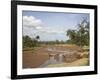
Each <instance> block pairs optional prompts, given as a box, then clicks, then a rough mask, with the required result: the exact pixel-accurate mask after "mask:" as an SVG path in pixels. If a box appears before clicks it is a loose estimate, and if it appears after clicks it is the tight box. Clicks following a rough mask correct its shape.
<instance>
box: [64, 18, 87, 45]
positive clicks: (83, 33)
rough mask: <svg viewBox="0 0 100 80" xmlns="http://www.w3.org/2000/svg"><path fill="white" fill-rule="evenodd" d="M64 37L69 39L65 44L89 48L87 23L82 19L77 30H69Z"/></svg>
mask: <svg viewBox="0 0 100 80" xmlns="http://www.w3.org/2000/svg"><path fill="white" fill-rule="evenodd" d="M66 35H67V36H68V37H69V40H67V43H71V44H76V45H78V46H89V22H88V21H87V20H86V19H84V20H83V21H82V22H81V23H80V24H78V28H77V30H71V29H69V30H68V31H67V34H66Z"/></svg>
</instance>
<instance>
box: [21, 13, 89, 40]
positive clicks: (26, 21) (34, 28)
mask: <svg viewBox="0 0 100 80" xmlns="http://www.w3.org/2000/svg"><path fill="white" fill-rule="evenodd" d="M22 18H23V19H22V22H23V36H25V35H28V36H30V37H31V38H35V37H36V36H37V35H38V36H40V41H55V40H59V41H61V40H63V41H66V40H67V39H68V36H66V34H67V32H66V31H67V30H68V29H77V24H79V23H80V22H81V21H82V20H83V19H84V18H85V19H87V20H88V21H89V19H90V18H89V14H86V13H67V12H66V13H64V12H43V11H41V12H40V11H23V13H22Z"/></svg>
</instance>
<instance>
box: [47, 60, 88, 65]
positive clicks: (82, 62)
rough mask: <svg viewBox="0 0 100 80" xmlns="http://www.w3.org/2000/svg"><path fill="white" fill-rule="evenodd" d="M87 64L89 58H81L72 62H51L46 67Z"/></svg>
mask: <svg viewBox="0 0 100 80" xmlns="http://www.w3.org/2000/svg"><path fill="white" fill-rule="evenodd" d="M88 65H89V59H88V58H82V59H79V60H77V61H74V62H72V63H61V64H51V65H48V66H47V67H69V66H70V67H72V66H88Z"/></svg>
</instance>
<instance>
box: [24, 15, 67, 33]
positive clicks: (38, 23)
mask: <svg viewBox="0 0 100 80" xmlns="http://www.w3.org/2000/svg"><path fill="white" fill-rule="evenodd" d="M23 27H24V28H25V27H27V28H33V29H35V30H37V31H39V32H43V33H48V34H63V33H65V31H64V30H61V29H57V28H56V29H55V28H54V27H53V26H52V27H46V25H43V22H42V20H40V19H37V18H36V17H34V16H23ZM29 30H30V29H29ZM29 32H30V31H29ZM24 33H25V31H24ZM30 33H31V32H30Z"/></svg>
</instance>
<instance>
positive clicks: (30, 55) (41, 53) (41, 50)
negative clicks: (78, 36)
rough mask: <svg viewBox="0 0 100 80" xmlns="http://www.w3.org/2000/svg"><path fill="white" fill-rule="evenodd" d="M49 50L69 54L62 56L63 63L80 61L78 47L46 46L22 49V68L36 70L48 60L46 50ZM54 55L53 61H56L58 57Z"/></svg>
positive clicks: (80, 50)
mask: <svg viewBox="0 0 100 80" xmlns="http://www.w3.org/2000/svg"><path fill="white" fill-rule="evenodd" d="M48 48H51V49H54V50H57V51H66V52H71V53H69V54H68V55H64V59H63V61H64V62H65V63H71V62H73V61H76V60H78V59H80V58H81V57H82V56H81V57H80V56H79V55H80V54H78V53H82V49H81V48H80V47H79V46H76V45H47V46H43V47H36V48H35V49H34V50H33V49H28V50H26V49H24V50H23V56H22V59H23V68H38V67H39V66H41V65H43V64H45V62H46V61H47V60H49V59H50V55H49V54H51V52H50V51H48V50H47V49H48ZM52 54H57V55H58V54H62V53H58V52H52ZM57 55H55V57H54V58H55V59H56V60H58V56H57Z"/></svg>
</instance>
